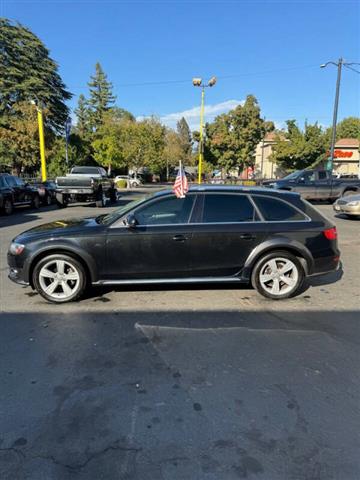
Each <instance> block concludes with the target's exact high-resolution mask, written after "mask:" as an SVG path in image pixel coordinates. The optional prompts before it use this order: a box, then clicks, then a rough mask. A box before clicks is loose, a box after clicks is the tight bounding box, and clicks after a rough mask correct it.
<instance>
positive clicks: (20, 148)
mask: <svg viewBox="0 0 360 480" xmlns="http://www.w3.org/2000/svg"><path fill="white" fill-rule="evenodd" d="M37 125H38V124H37V112H36V109H35V107H34V106H33V105H31V104H29V103H28V102H19V103H16V104H14V105H13V106H12V108H11V110H9V111H8V112H7V113H6V114H5V115H3V116H2V117H1V121H0V154H1V163H3V164H4V165H8V166H10V167H11V168H12V169H13V170H14V171H16V172H17V173H20V172H21V171H22V169H23V168H24V167H25V168H27V169H28V170H30V171H36V170H37V169H38V168H39V165H40V154H39V134H38V126H37Z"/></svg>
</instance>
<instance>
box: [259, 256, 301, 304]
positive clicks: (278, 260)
mask: <svg viewBox="0 0 360 480" xmlns="http://www.w3.org/2000/svg"><path fill="white" fill-rule="evenodd" d="M271 260H273V261H274V260H275V264H276V266H277V268H278V270H275V271H274V272H273V271H272V269H271V267H268V263H269V262H270V261H271ZM285 261H288V262H290V263H292V265H293V269H292V270H291V271H290V272H288V273H289V274H290V275H289V276H288V275H281V274H280V273H279V272H280V271H281V266H283V265H285ZM289 265H290V264H289ZM267 268H270V272H267V271H266V269H267ZM270 275H274V279H270V278H269V280H267V281H266V283H264V280H263V279H264V278H266V277H267V276H270ZM276 275H278V276H276ZM284 277H285V278H286V279H288V280H287V282H290V281H291V282H294V284H293V285H291V286H290V285H288V283H285V282H284V281H283V280H282V278H284ZM304 280H305V272H304V268H303V266H302V264H301V262H300V261H299V259H298V258H297V257H296V256H295V255H293V254H292V253H290V252H287V251H286V250H276V251H272V252H270V253H268V254H265V255H264V256H262V257H261V258H260V259H259V260H258V261H257V262H256V264H255V267H254V268H253V271H252V275H251V283H252V286H253V287H254V288H255V289H256V290H257V291H258V292H259V293H260V295H262V296H263V297H266V298H271V299H273V300H283V299H285V298H291V297H295V296H296V295H298V294H299V293H300V292H301V290H302V287H303V284H304ZM275 283H276V285H278V286H279V293H275V290H274V293H272V290H273V287H274V285H275ZM276 285H275V288H276ZM282 289H283V293H281V290H282Z"/></svg>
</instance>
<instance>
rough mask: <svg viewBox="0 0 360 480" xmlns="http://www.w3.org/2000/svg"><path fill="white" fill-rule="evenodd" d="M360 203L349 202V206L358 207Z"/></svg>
mask: <svg viewBox="0 0 360 480" xmlns="http://www.w3.org/2000/svg"><path fill="white" fill-rule="evenodd" d="M358 205H359V202H349V203H348V206H349V207H357V206H358Z"/></svg>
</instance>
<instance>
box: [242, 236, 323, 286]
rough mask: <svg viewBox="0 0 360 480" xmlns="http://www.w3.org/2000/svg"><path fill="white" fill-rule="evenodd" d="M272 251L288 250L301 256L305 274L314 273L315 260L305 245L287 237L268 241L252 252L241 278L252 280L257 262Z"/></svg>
mask: <svg viewBox="0 0 360 480" xmlns="http://www.w3.org/2000/svg"><path fill="white" fill-rule="evenodd" d="M272 250H287V251H289V252H291V253H293V254H294V255H297V256H299V257H300V261H301V262H302V265H303V267H304V270H305V274H306V275H310V274H311V273H312V271H313V269H314V259H313V257H312V255H311V253H310V251H309V250H308V249H307V248H306V247H305V246H304V245H303V244H301V243H300V242H297V241H296V240H290V239H288V238H286V237H281V236H279V237H275V238H271V239H269V240H266V241H265V242H263V243H262V244H261V245H258V246H256V247H255V248H254V249H253V250H252V251H251V253H250V255H249V256H248V258H247V259H246V262H245V265H244V268H243V270H242V274H241V276H242V277H243V278H244V279H245V280H250V278H251V272H252V269H253V268H254V266H255V264H256V262H257V261H258V260H259V258H260V257H262V256H263V255H265V254H267V253H269V252H271V251H272ZM301 259H303V260H301Z"/></svg>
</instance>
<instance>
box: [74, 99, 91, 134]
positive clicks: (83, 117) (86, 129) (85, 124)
mask: <svg viewBox="0 0 360 480" xmlns="http://www.w3.org/2000/svg"><path fill="white" fill-rule="evenodd" d="M75 115H76V117H77V123H76V131H77V132H78V134H79V135H80V136H81V137H83V138H85V137H88V136H89V134H90V132H91V126H90V112H89V108H88V105H87V101H86V98H85V96H84V95H83V94H81V95H79V100H78V106H77V108H76V109H75Z"/></svg>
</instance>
